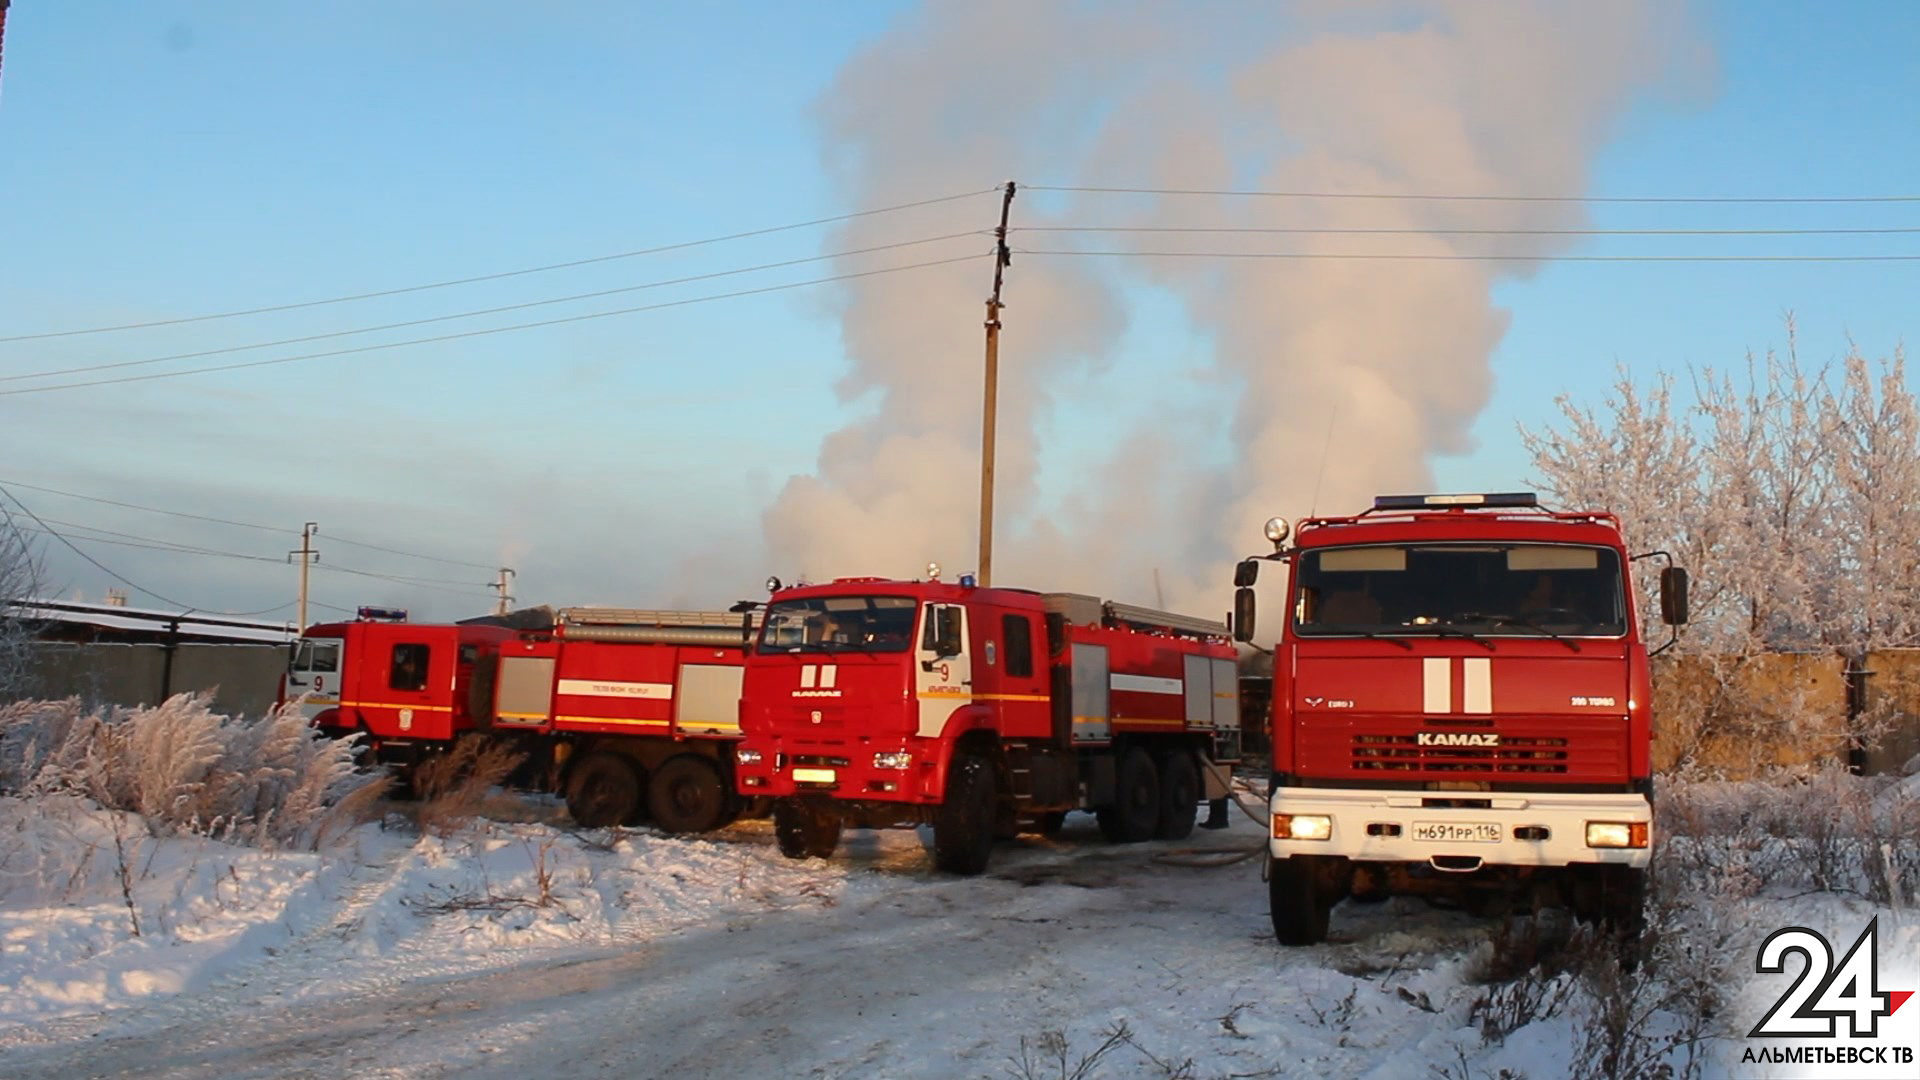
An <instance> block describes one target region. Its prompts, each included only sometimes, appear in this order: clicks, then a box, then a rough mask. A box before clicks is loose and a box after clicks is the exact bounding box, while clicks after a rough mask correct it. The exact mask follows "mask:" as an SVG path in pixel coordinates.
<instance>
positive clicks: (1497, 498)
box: [1373, 491, 1540, 510]
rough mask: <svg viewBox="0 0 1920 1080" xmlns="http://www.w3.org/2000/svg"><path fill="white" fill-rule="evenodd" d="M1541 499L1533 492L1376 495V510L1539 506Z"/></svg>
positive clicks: (1374, 501) (1374, 505) (1374, 503)
mask: <svg viewBox="0 0 1920 1080" xmlns="http://www.w3.org/2000/svg"><path fill="white" fill-rule="evenodd" d="M1539 505H1540V497H1539V496H1537V495H1535V494H1534V493H1533V492H1531V491H1501V492H1493V493H1491V494H1483V495H1482V494H1468V495H1376V496H1374V497H1373V508H1374V509H1375V510H1427V509H1435V508H1440V509H1444V508H1447V507H1454V506H1492V507H1501V506H1529V507H1530V506H1539Z"/></svg>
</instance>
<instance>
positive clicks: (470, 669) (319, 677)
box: [287, 608, 753, 832]
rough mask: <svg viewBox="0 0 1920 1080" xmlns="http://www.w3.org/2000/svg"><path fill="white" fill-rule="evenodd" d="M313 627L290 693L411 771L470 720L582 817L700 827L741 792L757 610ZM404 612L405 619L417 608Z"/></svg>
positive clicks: (383, 617) (378, 616)
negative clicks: (748, 648) (505, 744)
mask: <svg viewBox="0 0 1920 1080" xmlns="http://www.w3.org/2000/svg"><path fill="white" fill-rule="evenodd" d="M362 610H363V614H364V615H365V616H366V617H365V618H362V619H361V620H359V621H355V622H340V623H325V624H322V625H318V626H314V627H312V628H310V629H308V630H307V632H306V633H305V634H304V635H303V636H302V637H301V639H300V642H299V645H298V646H297V648H296V650H295V652H294V656H293V660H292V663H291V665H290V667H289V669H288V672H287V694H288V695H289V697H290V698H291V697H297V696H299V695H301V694H305V695H306V697H305V703H304V705H303V706H302V707H303V708H304V709H305V710H307V711H308V713H309V715H311V716H312V717H313V720H314V723H315V724H316V725H317V726H319V727H320V728H322V729H324V730H327V731H329V732H331V733H334V734H338V735H347V734H352V733H354V732H360V733H362V734H363V737H364V738H365V739H366V743H367V747H368V750H369V752H370V754H371V755H372V756H373V757H374V759H375V760H378V761H382V762H386V763H390V764H394V765H397V766H399V767H400V768H401V769H402V770H405V769H408V768H410V767H411V766H413V765H415V764H417V763H418V762H419V761H420V760H421V759H422V758H423V757H425V756H426V755H428V754H432V753H438V752H442V751H444V750H446V749H448V748H449V747H451V746H452V744H453V741H454V740H455V739H456V738H458V737H459V736H461V735H463V734H465V733H468V732H484V733H489V734H491V735H494V736H498V737H505V738H509V739H511V740H512V741H513V742H514V743H515V745H516V746H517V747H518V748H519V749H521V750H523V751H524V752H525V753H526V754H527V755H528V757H529V759H530V761H531V762H532V763H533V765H534V766H535V768H534V769H533V770H532V772H533V773H535V774H537V775H539V776H542V777H544V781H543V782H551V783H552V784H554V785H555V786H556V787H557V789H558V790H560V791H563V792H565V794H566V799H567V808H568V810H570V811H571V812H572V813H573V816H574V820H576V821H577V822H579V823H580V824H582V825H589V826H598V825H617V824H632V823H636V822H638V821H640V820H642V819H645V818H649V817H650V818H651V820H652V822H653V823H654V824H655V825H658V826H659V827H661V828H663V829H666V830H668V831H670V832H699V831H702V830H705V829H711V828H715V827H717V826H719V825H723V824H725V823H726V822H728V821H730V820H732V819H733V818H734V817H735V816H737V815H738V813H739V811H740V809H741V803H740V800H739V799H738V798H737V797H736V796H735V795H734V790H733V752H732V751H733V745H734V743H736V742H737V741H739V737H740V725H739V704H740V678H741V661H742V659H743V655H744V649H745V644H746V642H747V640H748V638H749V636H750V634H751V633H752V629H753V619H752V617H751V616H743V615H739V614H728V613H719V612H699V611H692V612H689V611H643V610H634V609H616V608H566V609H563V610H561V611H560V613H559V615H558V617H557V618H556V619H555V620H554V621H553V622H552V623H551V625H548V626H546V627H544V628H542V629H536V630H526V629H519V630H516V629H511V628H508V627H504V626H499V625H490V624H485V623H480V624H455V625H426V624H418V623H407V622H403V621H395V620H392V619H391V615H393V614H396V613H390V612H382V611H379V610H377V609H362ZM401 614H402V617H404V614H403V613H401Z"/></svg>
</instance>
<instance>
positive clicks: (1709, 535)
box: [1520, 322, 1920, 653]
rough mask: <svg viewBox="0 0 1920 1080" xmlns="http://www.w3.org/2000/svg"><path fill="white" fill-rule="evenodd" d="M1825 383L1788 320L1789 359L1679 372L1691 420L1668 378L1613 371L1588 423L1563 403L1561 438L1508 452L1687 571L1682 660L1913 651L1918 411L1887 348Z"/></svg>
mask: <svg viewBox="0 0 1920 1080" xmlns="http://www.w3.org/2000/svg"><path fill="white" fill-rule="evenodd" d="M1837 367H1838V371H1837V372H1836V371H1833V370H1830V369H1828V368H1821V369H1818V370H1811V371H1810V370H1808V369H1807V367H1806V366H1805V365H1804V364H1803V363H1802V362H1801V359H1800V356H1799V352H1798V348H1797V343H1796V342H1795V340H1794V335H1793V326H1792V323H1791V322H1789V323H1788V346H1787V349H1786V350H1785V352H1775V351H1773V350H1769V351H1767V352H1766V353H1765V354H1763V355H1760V356H1751V355H1750V356H1748V357H1747V359H1746V363H1745V365H1744V367H1743V368H1742V369H1737V370H1736V371H1731V372H1730V371H1724V370H1714V369H1705V370H1701V371H1698V372H1694V373H1692V390H1693V395H1692V396H1693V400H1692V402H1691V404H1689V405H1686V406H1677V405H1676V404H1675V402H1674V398H1673V388H1674V380H1673V377H1672V376H1671V375H1667V374H1664V373H1663V374H1660V375H1657V376H1656V377H1655V378H1654V379H1653V380H1652V381H1651V382H1650V383H1648V384H1647V385H1645V386H1641V385H1636V384H1635V383H1634V382H1633V381H1632V379H1631V378H1629V377H1628V375H1627V374H1626V373H1625V372H1624V371H1623V372H1621V373H1620V375H1619V377H1618V378H1617V379H1616V381H1615V383H1614V385H1613V387H1612V388H1611V390H1610V392H1609V394H1608V396H1607V398H1606V399H1605V400H1604V401H1603V402H1602V403H1601V405H1600V406H1599V407H1598V408H1594V407H1590V406H1581V405H1579V404H1577V403H1575V402H1574V401H1572V400H1571V399H1569V398H1566V397H1562V398H1561V399H1559V402H1558V404H1559V406H1560V411H1561V423H1560V425H1558V426H1554V427H1548V428H1544V429H1542V430H1538V431H1535V430H1530V429H1528V428H1525V427H1522V428H1521V431H1520V434H1521V439H1522V441H1523V443H1524V445H1525V446H1526V448H1527V450H1528V452H1529V453H1530V454H1531V455H1532V457H1533V463H1534V467H1535V469H1536V470H1538V480H1537V482H1538V483H1539V485H1540V486H1541V488H1542V490H1544V491H1546V492H1547V493H1549V494H1550V495H1551V496H1552V497H1553V498H1554V499H1555V501H1557V502H1559V503H1560V504H1562V505H1567V506H1581V507H1589V506H1598V507H1604V508H1607V509H1610V510H1612V511H1614V512H1615V513H1617V514H1619V515H1620V518H1621V521H1622V524H1623V525H1624V527H1625V529H1626V533H1627V539H1628V542H1629V544H1631V545H1632V546H1633V547H1634V549H1635V550H1636V551H1641V550H1651V549H1656V548H1658V549H1663V550H1666V551H1669V552H1672V553H1673V555H1674V558H1675V561H1676V562H1678V563H1680V564H1681V565H1684V566H1686V567H1687V568H1688V569H1689V571H1690V572H1691V573H1692V575H1693V578H1694V594H1693V600H1694V603H1693V609H1694V610H1693V624H1692V626H1691V628H1690V630H1689V632H1688V642H1689V648H1690V650H1691V651H1695V652H1701V651H1710V652H1720V653H1726V652H1733V653H1742V652H1760V651H1809V650H1829V649H1832V650H1842V651H1848V650H1862V649H1870V648H1879V647H1886V646H1892V645H1913V644H1916V642H1917V641H1920V586H1917V585H1916V580H1915V574H1916V571H1920V408H1916V402H1915V398H1914V395H1913V392H1912V391H1911V390H1909V389H1908V387H1907V384H1906V362H1905V356H1904V354H1903V353H1902V352H1900V351H1898V350H1896V351H1895V352H1894V354H1893V356H1892V357H1891V358H1889V359H1885V360H1881V361H1879V362H1877V363H1876V362H1872V361H1869V360H1868V359H1867V358H1866V357H1865V356H1863V355H1862V354H1861V353H1860V351H1859V349H1858V348H1857V347H1853V346H1850V347H1849V349H1848V351H1847V353H1846V355H1845V356H1844V357H1843V358H1842V359H1841V360H1840V361H1839V363H1838V365H1837ZM1643 569H1647V568H1644V567H1643ZM1652 591H1653V590H1651V589H1643V590H1642V592H1643V593H1644V594H1647V595H1645V596H1644V597H1643V599H1644V600H1645V601H1647V602H1648V603H1649V604H1650V603H1651V601H1652V596H1651V594H1652ZM1642 614H1643V615H1648V614H1651V612H1650V611H1649V612H1643V613H1642Z"/></svg>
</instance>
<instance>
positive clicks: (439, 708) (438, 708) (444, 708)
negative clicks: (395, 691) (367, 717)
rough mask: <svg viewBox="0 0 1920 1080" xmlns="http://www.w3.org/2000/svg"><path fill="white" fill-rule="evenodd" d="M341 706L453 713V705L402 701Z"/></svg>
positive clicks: (360, 702) (351, 702)
mask: <svg viewBox="0 0 1920 1080" xmlns="http://www.w3.org/2000/svg"><path fill="white" fill-rule="evenodd" d="M340 704H342V705H345V706H348V707H349V708H354V709H412V710H413V711H414V712H444V713H450V712H452V711H453V706H451V705H412V704H408V703H406V702H401V701H343V702H341V703H340Z"/></svg>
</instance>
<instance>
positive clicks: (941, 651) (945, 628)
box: [921, 605, 961, 656]
mask: <svg viewBox="0 0 1920 1080" xmlns="http://www.w3.org/2000/svg"><path fill="white" fill-rule="evenodd" d="M929 614H930V616H931V617H930V618H929V619H928V620H927V633H926V638H925V640H924V641H923V642H922V643H921V644H922V646H923V647H924V648H926V649H927V650H928V651H929V652H932V653H933V654H934V655H935V656H959V655H960V651H961V649H960V609H959V608H957V607H953V606H950V605H943V606H941V607H936V608H934V609H933V610H932V611H931V612H930V613H929Z"/></svg>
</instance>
